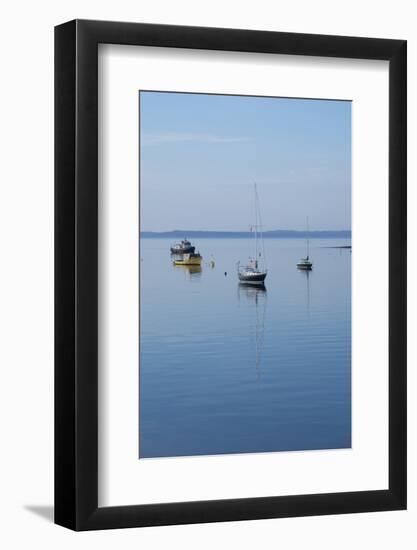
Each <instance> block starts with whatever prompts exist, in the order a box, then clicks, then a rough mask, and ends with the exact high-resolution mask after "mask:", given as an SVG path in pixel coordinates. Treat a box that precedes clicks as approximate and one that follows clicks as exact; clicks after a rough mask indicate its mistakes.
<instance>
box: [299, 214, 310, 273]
mask: <svg viewBox="0 0 417 550" xmlns="http://www.w3.org/2000/svg"><path fill="white" fill-rule="evenodd" d="M306 225H307V239H306V241H307V242H306V244H307V256H306V257H305V258H301V260H300V261H299V262H298V263H297V269H304V270H305V271H311V270H312V269H313V262H312V261H311V260H310V240H309V238H308V236H309V227H308V218H307V224H306Z"/></svg>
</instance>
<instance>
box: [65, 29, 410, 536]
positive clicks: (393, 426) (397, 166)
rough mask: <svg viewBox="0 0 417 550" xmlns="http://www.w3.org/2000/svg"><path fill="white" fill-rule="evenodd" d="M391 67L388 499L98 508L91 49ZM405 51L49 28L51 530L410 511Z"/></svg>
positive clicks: (371, 43) (268, 36) (199, 34)
mask: <svg viewBox="0 0 417 550" xmlns="http://www.w3.org/2000/svg"><path fill="white" fill-rule="evenodd" d="M106 43H107V44H109V43H110V44H123V45H145V46H160V47H168V48H172V47H175V48H193V49H203V50H225V51H240V52H259V53H270V54H291V55H308V56H321V57H337V58H356V59H375V60H387V61H388V62H389V488H388V489H387V490H377V491H358V492H348V493H334V494H305V495H296V496H272V497H262V498H242V499H230V500H217V501H199V502H182V503H168V504H152V505H148V504H145V505H136V506H118V507H99V506H98V498H97V495H98V467H97V465H98V446H97V435H98V407H97V405H98V349H97V336H98V314H97V307H98V289H97V280H98V150H97V149H98V131H97V128H98V108H97V105H98V64H97V52H98V44H106ZM406 46H407V44H406V41H404V40H386V39H374V38H354V37H342V36H321V35H311V34H293V33H281V32H265V31H252V30H236V29H219V28H198V27H181V26H165V25H150V24H142V23H118V22H106V21H85V20H74V21H70V22H68V23H64V24H62V25H59V26H57V27H56V28H55V522H56V523H57V524H59V525H63V526H65V527H68V528H70V529H74V530H77V531H78V530H92V529H108V528H123V527H140V526H151V525H169V524H183V523H200V522H215V521H236V520H249V519H261V518H281V517H288V516H310V515H323V514H344V513H352V512H371V511H385V510H402V509H405V508H406V135H407V132H406V113H407V108H406Z"/></svg>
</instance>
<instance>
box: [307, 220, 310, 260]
mask: <svg viewBox="0 0 417 550" xmlns="http://www.w3.org/2000/svg"><path fill="white" fill-rule="evenodd" d="M309 236H310V229H309V226H308V216H307V258H308V257H309V256H310V239H309Z"/></svg>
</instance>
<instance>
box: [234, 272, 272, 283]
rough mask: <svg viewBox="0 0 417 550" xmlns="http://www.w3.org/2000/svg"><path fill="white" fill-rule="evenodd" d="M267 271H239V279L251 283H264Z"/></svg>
mask: <svg viewBox="0 0 417 550" xmlns="http://www.w3.org/2000/svg"><path fill="white" fill-rule="evenodd" d="M265 278H266V273H239V281H241V282H242V283H246V284H251V285H263V284H264V281H265Z"/></svg>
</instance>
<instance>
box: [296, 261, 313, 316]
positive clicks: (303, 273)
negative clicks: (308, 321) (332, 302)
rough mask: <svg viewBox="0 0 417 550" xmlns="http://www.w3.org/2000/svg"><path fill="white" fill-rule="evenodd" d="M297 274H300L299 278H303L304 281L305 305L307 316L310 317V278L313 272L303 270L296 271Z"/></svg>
mask: <svg viewBox="0 0 417 550" xmlns="http://www.w3.org/2000/svg"><path fill="white" fill-rule="evenodd" d="M298 273H299V274H300V277H304V278H305V280H306V304H307V315H308V317H310V294H311V290H310V277H311V276H312V274H313V272H312V271H311V270H304V269H300V270H298Z"/></svg>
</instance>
